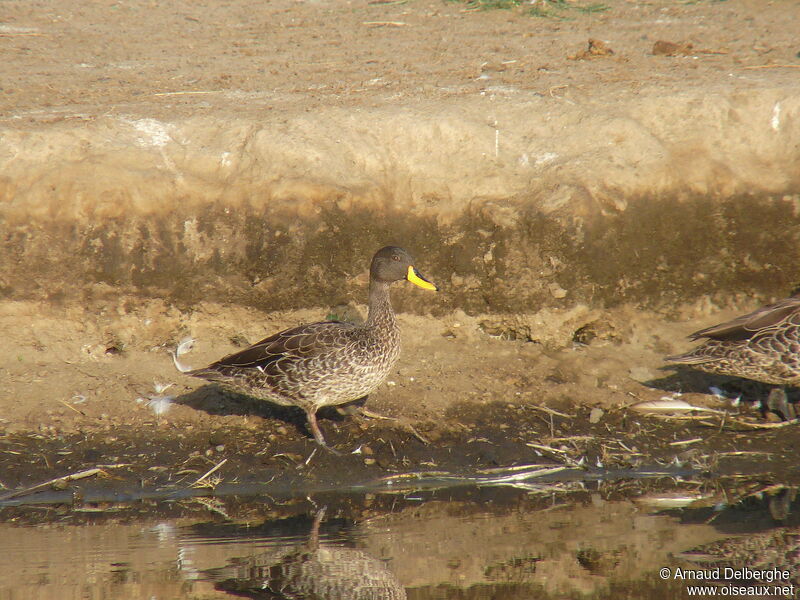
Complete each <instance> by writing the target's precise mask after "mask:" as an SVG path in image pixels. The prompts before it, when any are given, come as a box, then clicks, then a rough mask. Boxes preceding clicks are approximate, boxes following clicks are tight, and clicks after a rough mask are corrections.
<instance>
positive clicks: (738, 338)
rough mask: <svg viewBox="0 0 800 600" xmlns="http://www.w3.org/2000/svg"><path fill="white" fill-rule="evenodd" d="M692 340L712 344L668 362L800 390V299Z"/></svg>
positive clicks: (703, 331)
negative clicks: (790, 386) (798, 386)
mask: <svg viewBox="0 0 800 600" xmlns="http://www.w3.org/2000/svg"><path fill="white" fill-rule="evenodd" d="M690 337H691V339H694V340H696V339H702V338H706V341H705V342H704V343H703V344H701V345H700V346H698V347H697V348H695V349H694V350H691V351H690V352H687V353H685V354H679V355H677V356H669V357H667V358H666V359H665V360H667V361H669V362H671V363H675V364H685V365H691V366H693V367H696V368H698V369H701V370H703V371H706V372H708V373H715V374H720V375H734V376H736V377H744V378H746V379H752V380H754V381H761V382H763V383H770V384H773V385H781V386H782V385H800V296H792V297H791V298H786V299H785V300H782V301H780V302H777V303H775V304H770V305H769V306H764V307H762V308H759V309H758V310H756V311H753V312H751V313H749V314H746V315H743V316H741V317H737V318H736V319H733V320H731V321H728V322H725V323H721V324H720V325H715V326H713V327H708V328H706V329H701V330H700V331H696V332H695V333H693V334H692V335H691V336H690Z"/></svg>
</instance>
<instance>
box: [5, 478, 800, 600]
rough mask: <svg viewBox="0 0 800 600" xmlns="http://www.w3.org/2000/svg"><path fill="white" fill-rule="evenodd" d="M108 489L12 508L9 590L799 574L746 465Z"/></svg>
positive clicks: (629, 592)
mask: <svg viewBox="0 0 800 600" xmlns="http://www.w3.org/2000/svg"><path fill="white" fill-rule="evenodd" d="M508 475H509V474H508V473H505V474H504V477H508ZM484 478H485V476H484ZM101 491H102V490H99V489H98V490H94V491H93V490H92V489H86V490H85V491H84V496H83V498H82V499H81V500H80V501H79V502H77V503H73V504H69V503H66V502H64V499H63V498H62V497H60V496H58V494H59V493H61V492H51V493H49V495H48V494H40V495H37V496H32V497H31V498H29V499H27V500H26V501H25V502H23V501H22V500H21V499H17V500H16V501H14V502H11V501H7V502H6V503H5V507H4V508H1V509H0V544H2V549H3V551H2V552H0V600H28V599H31V600H33V599H36V600H51V599H52V600H56V599H58V600H71V599H76V600H77V599H81V600H105V599H109V600H110V599H120V598H125V599H127V598H131V599H143V600H152V599H196V600H200V599H212V598H214V599H223V598H234V597H241V596H242V595H243V596H244V597H252V598H308V599H312V598H326V599H327V600H336V599H338V598H348V599H352V600H358V599H360V598H370V599H385V600H388V599H394V598H409V599H415V600H422V599H426V600H428V599H430V600H433V599H436V600H444V599H456V598H457V599H473V600H484V599H501V598H502V599H512V600H513V599H523V598H525V599H529V598H564V597H566V598H586V597H589V598H618V597H630V598H640V597H641V598H645V597H646V598H685V597H686V594H687V592H686V590H685V588H686V586H687V585H690V584H694V583H704V582H703V581H699V582H698V581H686V580H680V579H675V578H674V577H672V576H670V577H669V578H668V579H666V580H664V579H662V578H661V577H660V576H659V573H660V570H661V569H664V568H668V569H670V573H671V574H674V573H675V569H676V568H678V567H683V568H694V569H698V568H701V567H698V565H703V566H702V568H709V565H722V566H723V567H724V566H725V565H728V566H731V565H732V566H738V567H739V568H741V567H742V566H743V565H745V566H748V568H751V569H755V568H759V569H766V568H778V569H780V570H786V571H787V572H788V573H789V576H790V581H788V582H787V585H788V584H791V583H793V582H794V581H795V580H796V579H797V575H798V571H797V569H796V568H795V564H796V563H798V562H800V556H798V552H797V549H796V546H795V538H798V537H800V533H798V531H800V530H798V525H799V524H800V523H798V521H800V519H798V518H797V514H796V513H800V511H798V510H797V509H798V508H799V507H798V506H797V502H796V501H795V491H794V488H791V487H785V486H780V485H775V484H769V483H764V482H763V481H760V480H758V479H750V480H748V479H743V478H741V477H731V478H727V479H725V478H722V479H708V478H694V477H693V476H685V475H672V476H669V477H668V476H654V477H649V478H642V477H634V478H628V479H616V480H608V479H599V480H596V481H585V480H571V481H570V480H569V478H565V479H563V480H561V481H545V482H542V483H537V484H534V483H533V482H532V481H530V480H522V481H510V482H509V481H506V482H505V483H502V484H501V483H499V482H497V481H493V482H490V483H488V484H487V483H486V481H482V482H480V485H476V484H475V483H474V482H473V483H465V482H460V484H459V485H453V482H452V481H449V482H448V481H447V479H446V478H445V479H442V480H440V481H439V483H438V485H435V480H434V479H431V480H430V481H428V482H425V485H410V484H409V485H407V486H405V487H403V488H402V489H396V490H387V489H385V488H384V489H376V490H369V491H363V490H361V491H353V490H350V491H328V492H322V493H315V494H312V495H310V496H308V497H285V498H275V497H272V496H269V495H266V494H263V493H262V494H260V493H249V494H242V493H236V494H221V493H220V492H219V490H217V491H216V492H215V497H193V496H191V495H183V496H173V497H172V498H168V497H157V498H152V497H146V496H152V494H150V495H148V494H142V495H141V497H139V498H133V499H127V500H126V501H124V502H117V501H110V500H109V499H105V500H104V499H102V498H101V496H102V493H101ZM92 494H95V496H92ZM106 495H107V494H106ZM87 498H88V500H87ZM797 547H798V548H800V544H798V545H797ZM762 575H763V574H762ZM749 583H750V584H752V583H754V582H753V581H749ZM720 585H724V584H720ZM270 586H271V588H272V590H273V592H272V593H271V595H270V592H268V591H266V589H264V588H267V587H270ZM280 590H282V591H280ZM233 594H238V596H237V595H233ZM775 597H781V596H780V595H776V596H775Z"/></svg>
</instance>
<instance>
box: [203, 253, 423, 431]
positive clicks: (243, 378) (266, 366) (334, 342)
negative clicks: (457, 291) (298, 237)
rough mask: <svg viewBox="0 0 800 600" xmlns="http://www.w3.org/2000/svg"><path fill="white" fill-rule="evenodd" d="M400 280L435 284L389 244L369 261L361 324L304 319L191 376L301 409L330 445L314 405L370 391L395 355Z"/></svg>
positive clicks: (350, 398)
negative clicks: (393, 292)
mask: <svg viewBox="0 0 800 600" xmlns="http://www.w3.org/2000/svg"><path fill="white" fill-rule="evenodd" d="M401 279H408V280H409V281H412V282H414V283H416V284H417V285H420V286H421V287H426V288H427V289H433V290H435V289H436V286H434V285H433V284H431V283H430V282H428V281H427V280H425V279H424V278H423V277H422V276H421V275H420V274H419V272H418V271H416V269H415V268H414V267H413V264H412V259H411V256H410V255H409V254H408V253H407V252H406V251H405V250H403V249H402V248H397V247H392V246H387V247H386V248H382V249H381V250H379V251H378V252H377V253H376V254H375V256H374V257H373V259H372V265H371V267H370V289H369V316H368V317H367V320H366V322H365V323H364V324H363V325H354V324H352V323H343V322H340V321H324V322H320V323H311V324H309V325H301V326H299V327H294V328H292V329H287V330H285V331H281V332H280V333H277V334H275V335H272V336H270V337H268V338H265V339H263V340H261V341H260V342H258V343H256V344H254V345H252V346H250V347H249V348H246V349H245V350H242V351H241V352H237V353H235V354H231V355H229V356H226V357H224V358H222V359H220V360H218V361H217V362H215V363H212V364H211V365H209V366H208V367H206V368H204V369H197V370H195V371H190V372H189V373H188V374H189V375H193V376H195V377H201V378H203V379H206V380H209V381H213V382H217V383H221V384H222V385H224V386H226V387H229V388H232V389H234V390H235V391H237V392H242V393H245V394H247V395H249V396H253V397H255V398H259V399H262V400H267V401H269V402H273V403H275V404H279V405H282V406H297V407H299V408H302V409H303V410H304V411H306V415H307V416H308V422H309V426H310V428H311V432H312V433H313V435H314V438H315V439H316V440H317V441H318V442H319V443H320V444H322V445H325V441H324V438H323V436H322V433H321V432H320V430H319V426H318V425H317V422H316V412H317V410H318V409H320V408H322V407H323V406H334V405H339V404H345V403H347V402H351V401H353V400H358V399H359V398H363V397H364V396H367V395H368V394H370V393H371V392H372V391H373V390H374V389H375V388H377V387H378V386H379V385H380V384H381V383H382V382H383V380H384V379H385V378H386V376H387V375H388V374H389V372H390V371H391V368H392V366H393V365H394V363H395V362H396V361H397V358H398V356H399V354H400V331H399V328H398V326H397V321H396V319H395V315H394V311H393V310H392V306H391V302H390V300H389V286H390V285H391V284H392V282H394V281H399V280H401Z"/></svg>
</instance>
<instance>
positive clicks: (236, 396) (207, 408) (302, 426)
mask: <svg viewBox="0 0 800 600" xmlns="http://www.w3.org/2000/svg"><path fill="white" fill-rule="evenodd" d="M364 401H366V398H363V399H359V400H355V401H353V402H350V403H348V404H346V405H342V406H340V407H338V408H340V409H343V410H341V411H339V410H337V407H323V408H321V409H320V410H319V411H318V413H317V416H318V417H319V418H320V419H329V420H332V421H336V422H339V421H342V420H343V419H344V416H343V414H342V413H345V414H348V412H349V411H348V409H349V408H350V407H358V406H360V405H363V403H364ZM174 402H175V404H180V405H183V406H188V407H190V408H193V409H195V410H199V411H203V412H205V413H207V414H209V415H217V416H231V415H237V416H247V417H249V416H256V417H261V418H262V419H265V420H275V421H281V422H282V423H286V424H287V425H292V426H294V427H296V428H297V430H298V431H300V432H301V433H302V434H303V435H306V436H311V431H310V430H309V428H308V421H307V419H306V413H305V411H303V410H302V409H300V408H297V407H294V406H280V405H279V404H273V403H272V402H268V401H266V400H259V399H258V398H254V397H252V396H248V395H247V394H240V393H237V392H234V391H231V390H227V389H223V388H221V387H219V386H218V385H216V384H213V383H210V384H206V385H203V386H201V387H199V388H197V389H195V390H192V391H191V392H187V393H186V394H182V395H180V396H177V397H176V398H175V400H174Z"/></svg>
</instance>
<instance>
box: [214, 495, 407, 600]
mask: <svg viewBox="0 0 800 600" xmlns="http://www.w3.org/2000/svg"><path fill="white" fill-rule="evenodd" d="M325 511H326V509H325V508H323V509H320V510H319V511H317V513H316V515H315V517H314V521H313V523H312V525H311V532H310V533H309V538H308V541H307V542H306V543H304V544H302V545H300V546H297V547H294V548H291V547H290V548H287V549H282V550H280V551H277V552H275V551H273V552H263V553H260V554H257V555H253V556H248V557H246V558H239V559H235V560H234V561H233V564H231V565H229V566H227V567H223V568H220V569H213V570H210V571H208V575H209V577H210V578H211V579H212V580H216V581H217V582H218V583H216V586H215V587H217V588H218V589H221V590H225V591H227V592H232V593H233V594H235V595H237V596H245V597H249V598H286V599H287V600H288V599H294V598H304V599H306V600H405V598H406V591H405V588H404V587H403V586H402V585H401V584H400V582H399V581H397V578H396V577H395V576H394V575H393V574H392V572H391V571H390V570H389V568H388V566H387V563H386V562H385V561H381V560H377V559H375V558H373V557H372V556H370V555H369V554H367V553H365V552H363V551H361V550H356V549H354V548H347V547H344V546H341V545H333V544H325V543H321V542H320V535H319V529H320V523H321V522H322V519H323V518H324V516H325Z"/></svg>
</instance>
